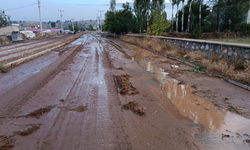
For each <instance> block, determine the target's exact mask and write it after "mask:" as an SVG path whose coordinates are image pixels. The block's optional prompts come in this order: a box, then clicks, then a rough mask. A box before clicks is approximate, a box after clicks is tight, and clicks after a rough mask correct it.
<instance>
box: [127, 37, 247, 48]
mask: <svg viewBox="0 0 250 150" xmlns="http://www.w3.org/2000/svg"><path fill="white" fill-rule="evenodd" d="M127 36H131V37H150V38H161V39H169V40H180V41H187V42H196V43H202V44H216V45H221V46H222V45H225V46H231V47H242V48H249V49H250V45H248V44H237V43H228V42H216V41H208V40H196V39H187V38H172V37H164V36H150V35H138V34H127Z"/></svg>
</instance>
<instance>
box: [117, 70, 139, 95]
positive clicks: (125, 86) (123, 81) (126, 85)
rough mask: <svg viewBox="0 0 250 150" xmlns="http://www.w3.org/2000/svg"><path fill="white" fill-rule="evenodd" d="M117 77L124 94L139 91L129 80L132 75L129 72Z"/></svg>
mask: <svg viewBox="0 0 250 150" xmlns="http://www.w3.org/2000/svg"><path fill="white" fill-rule="evenodd" d="M115 77H116V81H117V85H118V87H119V88H120V93H121V94H122V95H126V94H128V95H134V94H138V93H139V92H138V91H137V89H136V88H135V87H133V85H132V84H131V83H130V82H129V78H130V75H128V74H126V75H120V76H119V75H118V76H115Z"/></svg>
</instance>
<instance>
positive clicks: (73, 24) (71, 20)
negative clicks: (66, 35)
mask: <svg viewBox="0 0 250 150" xmlns="http://www.w3.org/2000/svg"><path fill="white" fill-rule="evenodd" d="M74 20H75V19H71V23H72V27H73V32H75V29H74V23H73V21H74Z"/></svg>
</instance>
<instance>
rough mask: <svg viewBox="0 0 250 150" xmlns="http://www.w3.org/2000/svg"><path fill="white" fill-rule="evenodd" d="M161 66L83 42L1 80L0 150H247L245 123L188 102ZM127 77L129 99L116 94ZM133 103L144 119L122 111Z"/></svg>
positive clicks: (206, 104)
mask: <svg viewBox="0 0 250 150" xmlns="http://www.w3.org/2000/svg"><path fill="white" fill-rule="evenodd" d="M167 61H168V60H167V59H165V58H162V57H158V56H156V55H154V54H151V53H150V52H147V51H134V50H132V49H126V48H124V46H123V45H122V44H119V43H118V44H117V41H115V40H114V41H113V40H111V39H106V38H102V37H100V36H99V35H96V34H85V35H83V36H82V37H81V38H79V39H77V40H76V41H74V42H72V43H71V44H69V45H68V46H66V47H63V48H60V49H58V50H56V51H53V52H51V53H49V54H47V55H45V56H42V57H40V58H37V59H35V60H32V61H30V62H28V63H25V64H22V65H20V66H18V67H16V68H13V69H12V70H11V71H10V72H9V73H7V74H0V84H1V85H4V86H1V87H0V105H1V106H0V149H1V148H2V147H1V146H2V145H1V144H2V141H6V139H7V142H6V143H8V145H4V146H8V149H67V150H68V149H143V150H145V149H249V148H250V147H249V145H248V143H247V142H246V141H245V140H247V139H250V128H249V127H250V120H249V119H246V118H244V117H242V116H240V115H237V114H235V113H232V112H229V111H228V110H225V109H223V108H221V107H219V106H215V105H214V104H213V103H212V102H210V101H208V100H206V99H204V98H201V97H198V96H196V95H194V94H193V92H194V91H195V89H194V88H195V87H190V86H189V85H185V84H180V81H178V80H176V79H174V78H172V77H170V72H168V71H167V70H165V69H163V68H161V67H159V65H158V64H159V62H167ZM176 66H177V67H176ZM173 68H176V69H178V68H182V66H179V65H178V64H174V65H173ZM125 74H127V77H128V81H127V82H128V84H129V85H130V84H131V85H130V86H131V87H133V88H134V89H136V91H138V92H136V93H134V94H133V95H121V94H118V91H119V90H118V87H117V81H116V79H115V75H125ZM131 101H135V102H137V103H138V105H140V107H141V108H143V109H145V112H146V114H145V116H139V115H137V114H135V113H133V112H132V111H129V110H124V109H122V106H123V104H127V103H128V102H131ZM5 136H6V137H7V138H6V137H5ZM6 143H5V144H6Z"/></svg>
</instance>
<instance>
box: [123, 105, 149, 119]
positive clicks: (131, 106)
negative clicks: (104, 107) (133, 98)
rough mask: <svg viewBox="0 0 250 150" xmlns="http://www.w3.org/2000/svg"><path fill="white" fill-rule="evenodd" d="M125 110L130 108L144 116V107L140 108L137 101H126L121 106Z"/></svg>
mask: <svg viewBox="0 0 250 150" xmlns="http://www.w3.org/2000/svg"><path fill="white" fill-rule="evenodd" d="M122 108H123V109H125V110H131V111H132V112H133V113H135V114H137V115H139V116H146V108H140V107H139V104H138V103H137V102H128V103H127V104H124V105H123V106H122Z"/></svg>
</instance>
